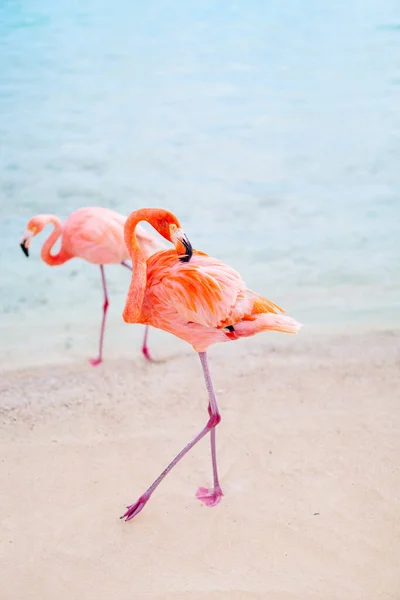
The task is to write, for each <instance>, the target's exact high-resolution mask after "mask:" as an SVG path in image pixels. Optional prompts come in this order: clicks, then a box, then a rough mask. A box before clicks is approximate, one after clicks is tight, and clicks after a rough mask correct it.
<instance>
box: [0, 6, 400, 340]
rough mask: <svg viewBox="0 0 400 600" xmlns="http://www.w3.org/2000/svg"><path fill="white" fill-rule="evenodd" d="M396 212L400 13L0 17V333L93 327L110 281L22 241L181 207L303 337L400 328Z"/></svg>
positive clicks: (119, 282) (185, 11)
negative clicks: (94, 210) (26, 250)
mask: <svg viewBox="0 0 400 600" xmlns="http://www.w3.org/2000/svg"><path fill="white" fill-rule="evenodd" d="M399 198H400V5H399V4H398V3H397V2H394V1H382V0H358V1H356V0H346V1H343V0H338V1H337V2H328V1H317V0H314V1H311V0H304V1H303V2H298V1H294V0H293V1H288V2H282V1H281V0H274V1H268V2H267V1H266V0H242V1H236V2H232V1H230V2H228V1H219V2H218V1H217V0H214V1H213V2H211V1H208V0H205V1H203V2H194V1H193V0H186V1H185V2H184V1H183V0H181V1H179V0H178V1H175V2H173V1H172V0H171V1H170V2H166V1H161V0H154V1H150V2H132V1H130V0H114V1H113V2H111V1H110V0H86V1H85V0H79V2H78V1H77V0H68V1H67V0H57V2H54V1H53V0H29V1H28V0H25V1H23V0H21V1H11V0H10V1H6V0H3V2H2V3H1V7H0V206H1V222H0V252H1V257H0V258H1V279H0V325H2V326H4V325H13V324H19V325H21V324H24V326H29V324H31V323H34V324H35V325H40V324H43V325H45V324H46V323H48V322H49V321H51V322H54V323H57V322H62V323H67V324H71V328H73V327H74V324H76V323H78V322H82V323H85V322H89V321H90V322H91V321H92V320H93V319H95V320H96V322H95V324H96V326H97V324H98V323H97V321H98V317H99V315H98V314H97V311H98V310H99V304H101V301H100V298H99V293H100V279H99V273H98V272H97V271H98V270H97V269H96V268H94V267H91V266H89V265H85V264H84V263H83V262H80V261H77V260H76V261H71V262H70V263H68V264H67V265H64V266H63V267H60V268H58V269H50V268H49V267H47V266H46V265H44V264H42V263H41V261H40V258H39V253H40V245H41V243H42V241H43V240H44V236H43V235H42V236H41V238H40V239H38V238H37V239H35V240H34V242H37V243H36V244H35V243H33V244H32V247H31V258H30V259H29V260H27V259H26V258H25V256H23V254H22V252H21V251H20V248H19V240H20V237H21V235H22V233H23V231H24V229H25V224H26V222H27V220H28V218H29V217H30V216H32V215H33V214H36V213H40V212H51V213H56V214H58V215H59V216H61V217H65V216H66V215H68V214H69V213H70V212H71V211H73V210H74V209H76V208H78V207H80V206H90V205H100V206H107V207H110V208H114V209H116V210H118V211H120V212H122V213H126V214H128V213H129V212H130V211H131V210H133V209H135V208H138V207H140V206H162V207H166V208H169V209H170V210H172V211H173V212H175V213H176V214H177V216H178V217H179V219H180V221H181V223H182V224H183V226H184V228H185V230H186V232H187V234H188V236H189V238H190V239H191V241H192V243H193V245H194V246H195V247H197V248H199V249H201V250H203V251H206V252H208V253H209V254H213V255H216V256H219V257H220V258H222V259H224V260H226V261H227V262H229V263H231V264H232V265H233V266H235V267H236V268H237V269H239V270H240V271H241V273H242V275H243V277H244V278H245V280H246V281H247V283H248V285H249V286H251V287H252V288H254V289H256V290H258V291H260V292H261V293H263V294H265V295H267V296H268V297H270V298H271V299H272V300H275V301H276V302H278V303H279V304H282V305H283V306H285V307H286V308H287V309H288V312H289V313H290V314H292V315H293V316H294V317H296V318H298V319H299V320H302V321H303V322H305V323H306V324H311V325H314V326H316V327H319V328H323V327H338V328H343V329H351V328H352V327H358V328H359V327H362V328H364V329H369V328H374V329H376V328H378V329H379V328H384V327H388V326H393V327H395V326H397V327H398V326H399V324H400V310H399V308H400V296H399V290H400V269H399V259H400V200H399ZM117 270H118V271H119V269H118V268H114V269H109V274H110V278H111V289H112V293H113V297H114V298H116V307H117V309H118V311H119V310H120V308H121V307H122V305H123V298H124V294H125V292H126V288H127V279H126V273H119V272H118V273H117ZM111 271H112V272H111ZM121 271H123V269H121ZM94 314H95V317H94V316H93V315H94ZM115 314H116V313H115ZM119 314H120V313H118V318H119ZM303 331H305V330H303Z"/></svg>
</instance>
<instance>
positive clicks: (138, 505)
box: [120, 494, 150, 521]
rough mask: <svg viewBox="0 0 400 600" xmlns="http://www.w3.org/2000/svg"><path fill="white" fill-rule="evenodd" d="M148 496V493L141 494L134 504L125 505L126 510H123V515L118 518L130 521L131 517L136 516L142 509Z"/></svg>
mask: <svg viewBox="0 0 400 600" xmlns="http://www.w3.org/2000/svg"><path fill="white" fill-rule="evenodd" d="M149 498H150V495H148V494H143V496H140V498H139V500H138V501H137V502H135V504H131V505H130V506H128V507H127V508H128V510H127V511H126V512H124V514H123V515H121V516H120V519H125V521H130V520H131V519H133V517H136V515H138V514H139V513H140V511H141V510H143V509H144V507H145V506H146V504H147V502H148V500H149Z"/></svg>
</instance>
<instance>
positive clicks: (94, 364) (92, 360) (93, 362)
mask: <svg viewBox="0 0 400 600" xmlns="http://www.w3.org/2000/svg"><path fill="white" fill-rule="evenodd" d="M89 362H90V364H91V365H92V367H97V365H99V364H101V363H102V362H103V359H102V358H100V356H99V357H98V358H89Z"/></svg>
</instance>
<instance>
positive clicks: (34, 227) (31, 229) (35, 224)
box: [20, 215, 47, 256]
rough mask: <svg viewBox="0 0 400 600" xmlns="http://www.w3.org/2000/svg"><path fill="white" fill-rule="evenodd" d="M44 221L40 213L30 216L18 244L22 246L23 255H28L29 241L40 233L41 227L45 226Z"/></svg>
mask: <svg viewBox="0 0 400 600" xmlns="http://www.w3.org/2000/svg"><path fill="white" fill-rule="evenodd" d="M46 224H47V223H46V222H45V221H44V219H42V218H41V216H40V215H37V216H36V217H32V219H30V221H29V222H28V225H27V226H26V231H25V233H24V235H23V236H22V240H21V243H20V246H21V248H22V252H23V253H24V254H25V256H29V244H30V243H31V239H32V238H33V237H34V236H35V235H37V234H38V233H40V232H41V231H42V229H43V228H44V227H45V226H46Z"/></svg>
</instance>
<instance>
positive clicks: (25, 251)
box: [20, 241, 29, 256]
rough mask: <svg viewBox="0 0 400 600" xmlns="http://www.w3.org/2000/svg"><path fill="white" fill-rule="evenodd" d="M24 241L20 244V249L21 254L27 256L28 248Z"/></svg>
mask: <svg viewBox="0 0 400 600" xmlns="http://www.w3.org/2000/svg"><path fill="white" fill-rule="evenodd" d="M25 243H26V242H25V241H24V242H21V243H20V246H21V248H22V252H23V253H24V254H25V256H29V248H28V247H27V246H25Z"/></svg>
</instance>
